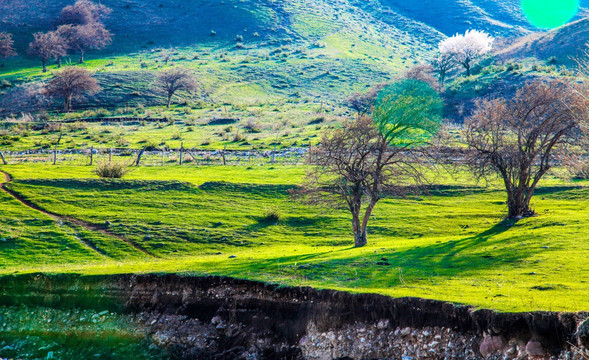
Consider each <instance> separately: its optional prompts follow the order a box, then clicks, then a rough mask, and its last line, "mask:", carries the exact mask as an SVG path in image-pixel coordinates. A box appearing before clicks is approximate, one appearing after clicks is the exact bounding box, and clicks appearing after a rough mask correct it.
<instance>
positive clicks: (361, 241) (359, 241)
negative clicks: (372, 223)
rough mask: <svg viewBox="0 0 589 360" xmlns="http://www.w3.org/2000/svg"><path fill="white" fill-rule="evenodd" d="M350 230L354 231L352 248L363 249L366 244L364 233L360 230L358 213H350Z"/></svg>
mask: <svg viewBox="0 0 589 360" xmlns="http://www.w3.org/2000/svg"><path fill="white" fill-rule="evenodd" d="M352 230H353V231H354V247H363V246H365V245H366V244H367V239H366V231H365V230H362V224H361V223H360V212H359V211H358V212H356V211H354V212H353V213H352Z"/></svg>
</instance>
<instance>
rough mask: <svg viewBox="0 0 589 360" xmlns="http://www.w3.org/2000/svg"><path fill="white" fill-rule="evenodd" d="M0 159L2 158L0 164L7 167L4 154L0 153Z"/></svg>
mask: <svg viewBox="0 0 589 360" xmlns="http://www.w3.org/2000/svg"><path fill="white" fill-rule="evenodd" d="M0 158H2V163H3V164H4V165H8V162H7V161H6V159H5V158H4V154H3V153H2V151H0Z"/></svg>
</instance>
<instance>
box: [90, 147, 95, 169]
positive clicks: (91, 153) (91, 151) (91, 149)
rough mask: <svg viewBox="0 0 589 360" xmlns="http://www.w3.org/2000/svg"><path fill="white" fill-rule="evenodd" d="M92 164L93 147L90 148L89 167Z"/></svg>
mask: <svg viewBox="0 0 589 360" xmlns="http://www.w3.org/2000/svg"><path fill="white" fill-rule="evenodd" d="M93 163H94V146H92V147H90V166H92V164H93Z"/></svg>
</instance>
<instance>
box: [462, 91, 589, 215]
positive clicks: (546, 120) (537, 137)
mask: <svg viewBox="0 0 589 360" xmlns="http://www.w3.org/2000/svg"><path fill="white" fill-rule="evenodd" d="M586 121H587V100H586V98H585V97H584V96H582V95H581V93H580V89H577V88H576V87H574V86H573V85H570V84H567V83H564V82H559V81H551V82H544V81H540V80H537V81H534V82H530V83H528V84H526V85H525V86H524V87H523V88H521V89H520V90H519V91H518V92H517V94H516V96H515V97H514V98H513V99H509V100H508V99H495V100H485V101H481V102H479V103H478V105H477V109H476V111H475V113H474V115H473V116H472V117H471V118H470V119H468V120H467V121H466V123H465V134H466V136H465V137H466V142H467V144H468V147H469V149H470V153H469V154H470V155H469V158H468V164H469V165H470V167H471V169H472V171H473V172H474V174H475V175H476V176H477V177H486V176H488V175H498V176H500V178H501V179H502V180H503V183H504V184H505V188H506V191H507V207H508V209H509V213H508V215H507V217H508V218H521V217H525V216H531V215H533V214H534V211H533V210H532V209H531V208H530V201H531V199H532V196H533V194H534V190H535V189H536V186H537V185H538V183H539V182H540V180H541V179H542V177H543V176H544V175H545V174H546V173H547V172H548V171H549V170H550V169H551V167H552V166H553V165H554V163H555V161H556V158H555V156H554V153H555V151H556V150H558V148H559V147H560V146H563V145H564V144H566V143H567V142H570V141H573V140H575V139H576V138H577V137H578V136H580V134H581V126H582V125H583V124H584V123H586Z"/></svg>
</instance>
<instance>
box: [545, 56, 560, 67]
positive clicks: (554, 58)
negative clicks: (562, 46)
mask: <svg viewBox="0 0 589 360" xmlns="http://www.w3.org/2000/svg"><path fill="white" fill-rule="evenodd" d="M557 62H558V59H557V58H556V56H551V57H549V58H548V60H547V61H546V63H548V64H549V65H554V64H556V63H557Z"/></svg>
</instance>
